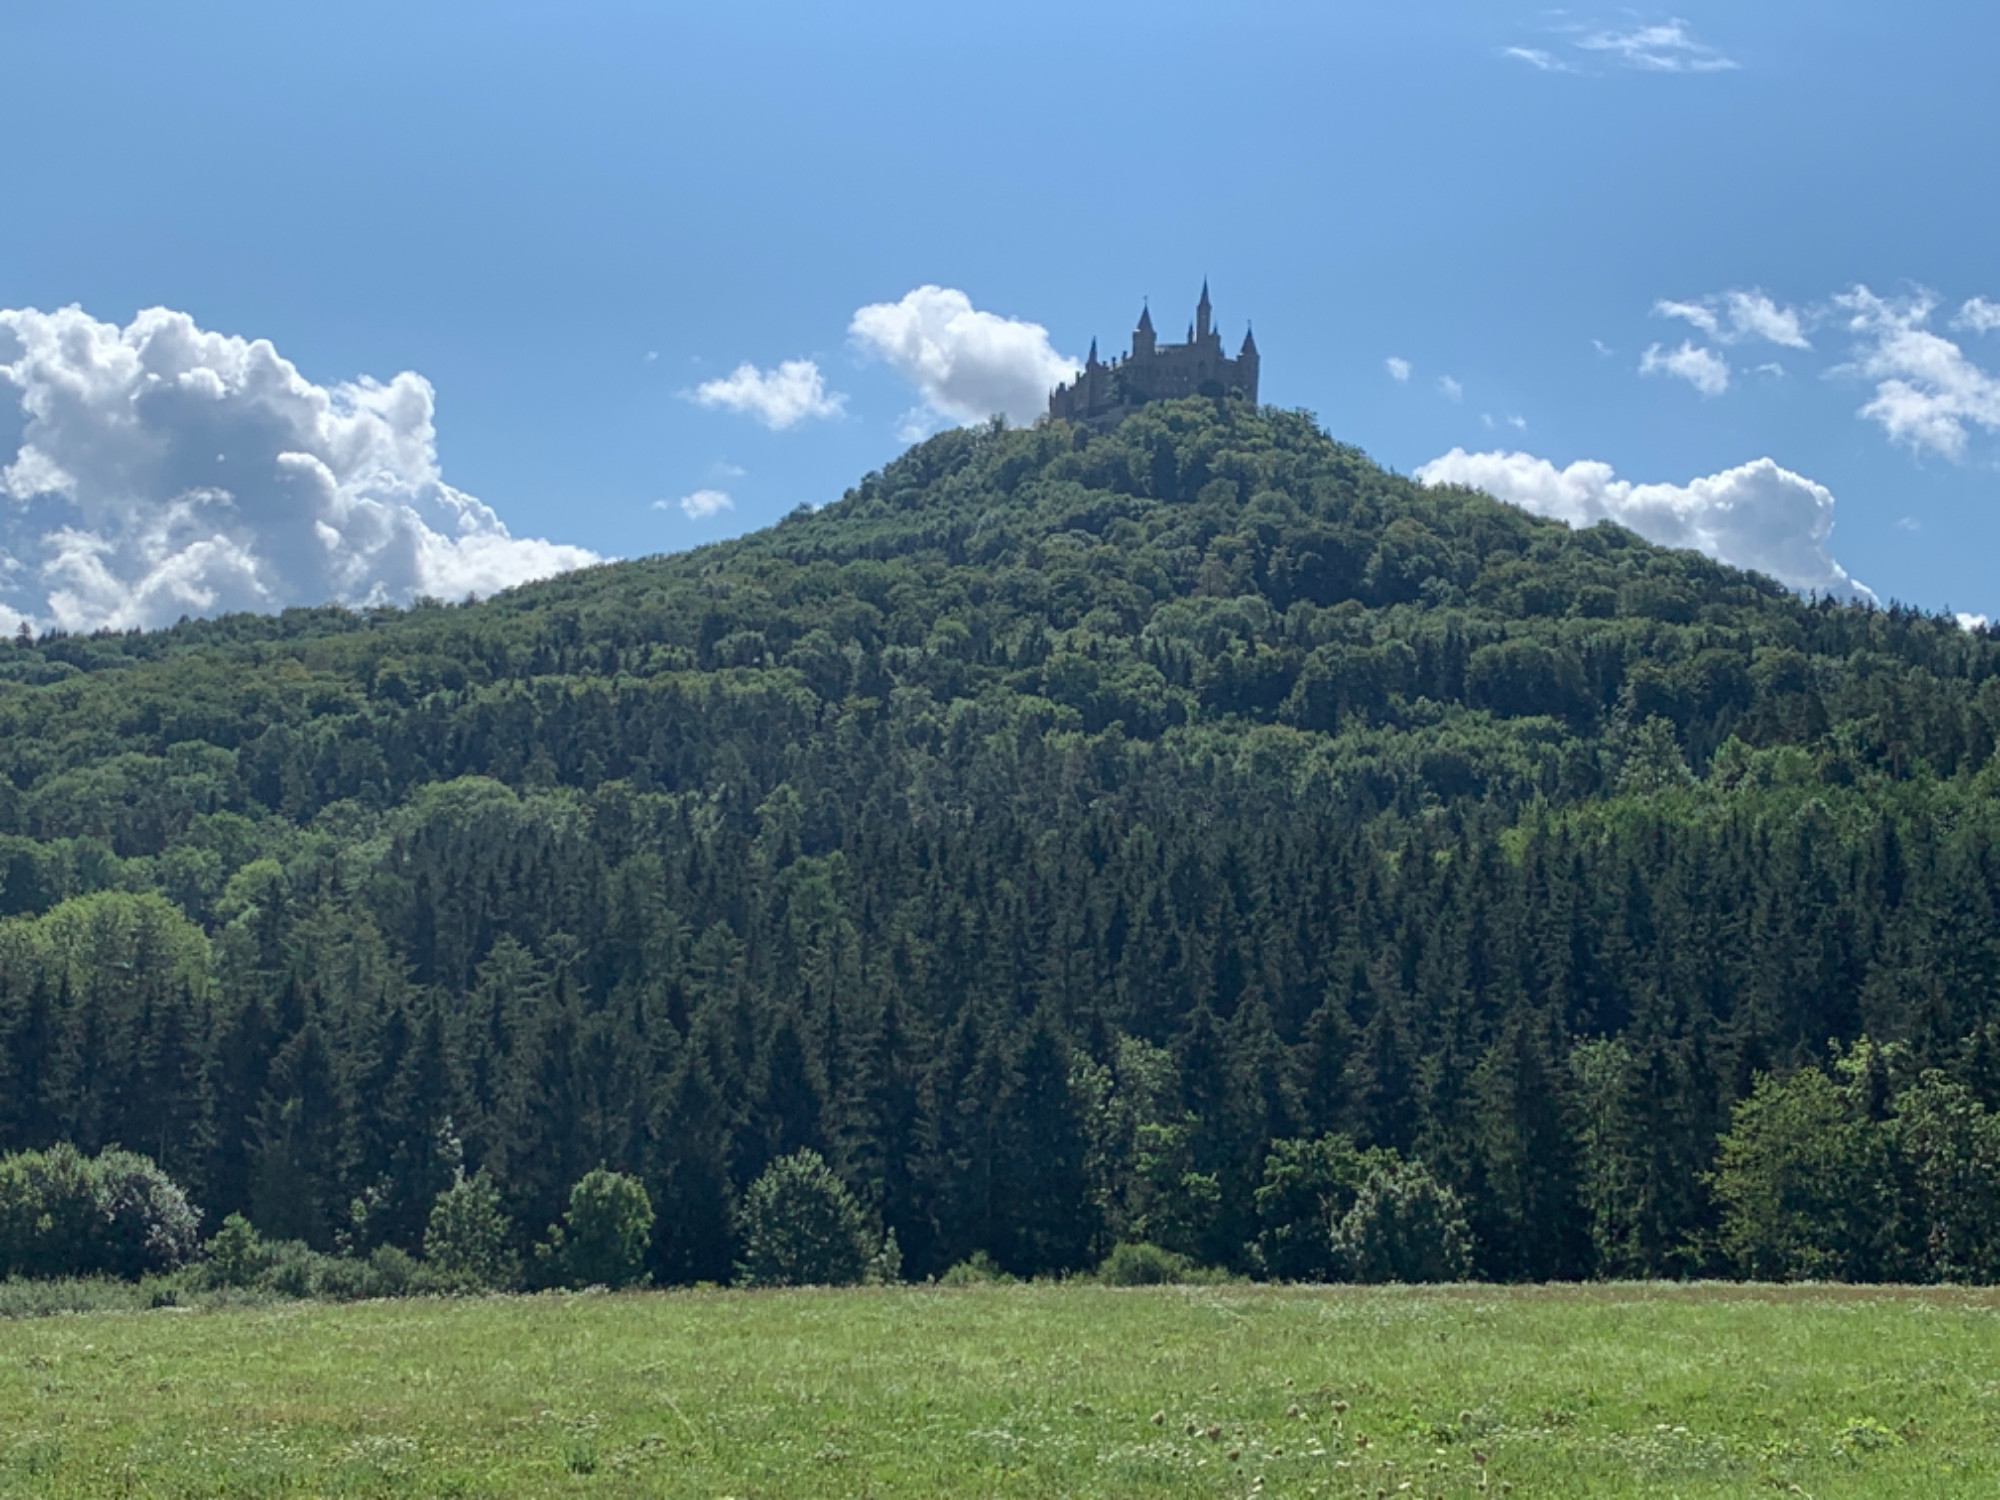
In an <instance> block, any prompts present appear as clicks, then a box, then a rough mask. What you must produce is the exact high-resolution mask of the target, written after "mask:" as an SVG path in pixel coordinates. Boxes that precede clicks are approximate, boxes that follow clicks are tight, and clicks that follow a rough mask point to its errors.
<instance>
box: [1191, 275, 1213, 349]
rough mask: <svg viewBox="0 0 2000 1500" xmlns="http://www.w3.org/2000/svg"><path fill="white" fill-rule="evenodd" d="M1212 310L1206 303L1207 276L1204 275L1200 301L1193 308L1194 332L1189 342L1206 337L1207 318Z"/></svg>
mask: <svg viewBox="0 0 2000 1500" xmlns="http://www.w3.org/2000/svg"><path fill="white" fill-rule="evenodd" d="M1213 311H1214V309H1212V308H1211V307H1210V306H1209V305H1208V278H1207V277H1206V276H1204V277H1202V279H1201V301H1199V302H1197V303H1196V304H1195V308H1194V334H1193V336H1192V337H1191V338H1189V340H1188V342H1189V343H1193V342H1194V341H1195V339H1205V338H1207V337H1208V327H1209V320H1210V317H1211V315H1212V313H1213Z"/></svg>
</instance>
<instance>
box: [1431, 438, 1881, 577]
mask: <svg viewBox="0 0 2000 1500" xmlns="http://www.w3.org/2000/svg"><path fill="white" fill-rule="evenodd" d="M1416 477H1417V480H1418V482H1419V483H1422V484H1429V485H1443V484H1458V485H1466V486H1468V487H1470V488H1472V489H1478V490H1484V491H1485V492H1486V493H1487V494H1489V495H1492V496H1493V497H1494V498H1496V499H1499V500H1505V501H1507V502H1508V503H1509V504H1511V505H1518V506H1520V507H1521V508H1522V509H1523V510H1527V511H1532V512H1534V513H1535V514H1536V515H1538V516H1549V517H1552V518H1553V519H1555V520H1559V521H1566V522H1568V523H1569V524H1570V525H1572V526H1591V525H1595V524H1596V523H1597V522H1599V521H1613V522H1616V523H1617V524H1618V525H1620V526H1623V527H1626V528H1627V529H1629V530H1632V531H1635V532H1637V533H1638V534H1639V535H1640V536H1642V537H1644V538H1646V540H1648V541H1650V542H1657V543H1659V544H1660V545H1662V546H1666V547H1692V548H1694V549H1695V550H1697V551H1699V552H1704V553H1706V554H1708V556H1710V557H1712V558H1714V559H1715V560H1716V561H1718V562H1723V563H1728V564H1730V565H1732V566H1734V567H1739V568H1751V569H1754V570H1755V571H1757V572H1759V573H1768V574H1769V575H1770V576H1771V577H1773V578H1775V579H1777V580H1778V581H1779V582H1780V583H1782V584H1785V585H1787V586H1788V587H1790V588H1794V589H1798V590H1800V591H1801V592H1806V591H1811V590H1816V591H1818V592H1819V593H1822V594H1832V595H1834V596H1835V597H1837V598H1843V599H1872V598H1874V594H1873V593H1872V592H1870V590H1869V589H1868V588H1867V587H1866V586H1865V585H1863V584H1861V583H1859V582H1858V581H1856V580H1855V579H1854V578H1853V577H1852V576H1850V575H1849V573H1848V572H1847V570H1846V569H1845V568H1843V567H1842V566H1841V565H1840V564H1839V563H1838V562H1836V561H1835V560H1834V558H1833V555H1832V553H1830V552H1829V551H1828V550H1827V540H1828V538H1829V537H1830V536H1831V535H1832V533H1833V506H1834V501H1833V495H1832V493H1831V492H1830V491H1829V490H1828V489H1827V488H1826V486H1824V485H1821V484H1815V483H1814V482H1813V481H1812V480H1810V479H1807V478H1805V477H1803V476H1802V475H1798V474H1794V473H1792V472H1791V471H1790V470H1788V469H1782V468H1780V467H1779V466H1778V465H1777V464H1775V463H1773V462H1772V461H1771V460H1770V459H1768V458H1760V459H1758V460H1757V461H1756V462H1754V463H1748V464H1744V465H1743V466H1742V467H1740V468H1735V469H1727V470H1725V471H1723V472H1722V473H1720V474H1711V475H1709V476H1707V477H1706V478H1702V479H1696V480H1694V481H1692V482H1691V483H1689V484H1685V485H1675V484H1633V483H1631V482H1630V481H1629V480H1624V479H1620V478H1618V477H1617V475H1616V474H1615V473H1614V471H1613V470H1612V468H1611V466H1610V465H1609V464H1605V463H1597V462H1593V461H1590V460H1584V461H1581V462H1578V463H1573V464H1571V465H1570V466H1569V467H1568V468H1566V469H1558V468H1557V467H1556V466H1555V465H1554V464H1552V463H1550V462H1549V461H1548V460H1547V459H1543V458H1536V457H1534V456H1533V455H1532V454H1527V453H1497V452H1496V453H1468V452H1466V451H1465V450H1464V449H1462V448H1454V449H1452V450H1451V452H1449V453H1447V454H1445V455H1444V457H1442V458H1439V459H1434V460H1432V461H1431V462H1430V463H1427V464H1425V465H1424V466H1423V467H1422V468H1420V469H1418V470H1417V473H1416Z"/></svg>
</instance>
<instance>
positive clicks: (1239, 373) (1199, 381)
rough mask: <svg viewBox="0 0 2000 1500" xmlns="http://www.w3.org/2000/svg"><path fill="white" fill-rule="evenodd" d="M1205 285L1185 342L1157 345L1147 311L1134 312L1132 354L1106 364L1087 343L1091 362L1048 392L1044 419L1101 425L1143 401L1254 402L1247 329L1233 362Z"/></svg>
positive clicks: (1253, 360)
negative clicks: (1211, 398) (1218, 398)
mask: <svg viewBox="0 0 2000 1500" xmlns="http://www.w3.org/2000/svg"><path fill="white" fill-rule="evenodd" d="M1212 314H1213V309H1212V308H1210V306H1209V303H1208V283H1207V282H1205V281H1204V282H1203V283H1202V284H1201V301H1200V302H1199V303H1197V304H1196V306H1195V310H1194V324H1193V326H1192V327H1190V328H1189V329H1188V336H1187V342H1186V343H1185V344H1162V343H1160V342H1159V341H1158V340H1157V339H1156V338H1155V337H1154V335H1153V313H1152V309H1151V308H1146V309H1144V310H1142V311H1141V312H1140V314H1139V326H1138V327H1137V328H1135V329H1134V330H1133V331H1132V352H1131V353H1130V354H1129V355H1127V356H1126V357H1125V358H1124V359H1114V360H1112V361H1111V363H1110V364H1105V363H1104V362H1103V361H1102V360H1100V359H1099V358H1098V357H1097V340H1096V339H1092V340H1091V341H1090V358H1089V360H1088V361H1086V362H1085V364H1084V367H1083V371H1082V373H1081V374H1079V375H1078V376H1077V377H1076V379H1075V380H1073V381H1070V382H1068V383H1067V384H1064V385H1059V386H1057V387H1056V388H1055V389H1054V390H1053V391H1051V392H1050V393H1049V415H1050V416H1052V417H1061V418H1062V419H1063V420H1064V421H1066V422H1103V421H1108V420H1115V419H1117V418H1119V417H1122V416H1124V415H1125V414H1126V413H1127V412H1129V411H1131V410H1132V409H1133V408H1134V407H1136V406H1139V405H1142V404H1143V403H1145V402H1147V401H1165V400H1171V399H1172V398H1173V397H1176V396H1235V397H1239V398H1240V399H1242V400H1244V401H1248V402H1249V403H1250V404H1251V405H1253V406H1254V405H1256V403H1257V341H1256V339H1254V338H1252V337H1251V335H1250V334H1249V332H1248V331H1246V332H1245V333H1244V335H1243V347H1242V349H1241V350H1240V351H1239V352H1238V353H1237V356H1236V358H1234V359H1231V358H1229V357H1228V356H1227V355H1226V354H1224V353H1223V352H1222V335H1221V334H1219V333H1217V332H1216V331H1215V329H1214V328H1213V327H1212V326H1211V325H1212V322H1213V316H1212Z"/></svg>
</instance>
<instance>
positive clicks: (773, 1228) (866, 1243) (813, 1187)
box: [737, 1150, 878, 1286]
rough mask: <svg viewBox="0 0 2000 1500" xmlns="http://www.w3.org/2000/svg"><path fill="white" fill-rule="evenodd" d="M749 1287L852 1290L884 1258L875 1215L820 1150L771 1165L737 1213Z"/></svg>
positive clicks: (742, 1268)
mask: <svg viewBox="0 0 2000 1500" xmlns="http://www.w3.org/2000/svg"><path fill="white" fill-rule="evenodd" d="M737 1227H738V1230H739V1231H740V1233H741V1234H742V1237H743V1260H742V1262H741V1264H740V1265H739V1266H738V1267H737V1280H738V1281H739V1282H741V1283H742V1284H743V1285H745V1286H852V1285H854V1284H855V1283H856V1282H859V1281H862V1280H865V1279H866V1278H867V1275H868V1270H869V1265H870V1263H871V1262H872V1261H874V1260H875V1258H876V1256H877V1253H878V1243H877V1241H876V1238H875V1235H874V1234H873V1233H872V1232H871V1230H870V1228H869V1225H868V1216H867V1214H866V1213H865V1212H864V1211H863V1210H862V1208H861V1205H860V1204H858V1203H856V1202H855V1201H854V1195H853V1194H852V1193H850V1192H849V1191H848V1190H847V1184H846V1183H844V1182H842V1181H841V1180H840V1178H839V1177H837V1176H836V1175H834V1172H833V1170H832V1169H831V1168H830V1167H828V1166H827V1164H826V1163H825V1162H824V1161H823V1160H821V1158H820V1155H819V1153H818V1152H817V1151H810V1150H807V1151H797V1152H794V1153H793V1154H792V1155H790V1156H786V1157H781V1158H780V1159H779V1160H777V1161H775V1162H773V1163H771V1165H770V1166H769V1167H768V1168H767V1169H766V1170H765V1172H764V1175H763V1176H761V1177H759V1178H758V1179H757V1180H756V1181H755V1182H753V1183H751V1184H750V1191H749V1192H747V1193H745V1194H744V1195H743V1207H742V1208H741V1210H740V1211H739V1213H738V1223H737Z"/></svg>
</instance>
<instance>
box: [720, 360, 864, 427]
mask: <svg viewBox="0 0 2000 1500" xmlns="http://www.w3.org/2000/svg"><path fill="white" fill-rule="evenodd" d="M694 399H695V400H696V401H698V402H700V403H701V404H702V405H703V406H720V407H724V408H726V409H727V410H729V411H733V412H740V413H743V414H745V415H748V416H752V417H755V418H756V419H757V420H758V421H760V422H762V423H763V424H764V425H765V426H766V427H768V428H770V429H771V430H772V431H774V432H782V431H783V430H784V429H785V428H787V427H791V426H794V425H795V424H797V423H799V422H803V421H804V420H805V419H806V418H807V417H837V416H839V415H840V413H841V409H842V408H843V407H844V406H845V405H846V403H847V398H846V397H845V396H842V395H838V394H835V393H833V392H830V391H828V390H827V388H826V380H825V378H824V377H823V376H822V375H821V374H820V371H819V366H818V365H816V364H814V363H813V362H812V361H811V360H809V359H788V360H786V361H785V362H784V363H783V364H781V365H779V366H778V368H777V369H775V370H760V369H758V368H757V367H756V366H755V365H753V364H751V363H749V362H748V361H745V362H744V363H743V364H740V365H738V366H737V367H736V368H735V369H734V370H731V371H730V372H729V373H728V374H727V375H724V376H721V377H719V378H717V379H715V380H704V381H703V382H702V383H701V384H700V385H699V386H697V387H695V393H694Z"/></svg>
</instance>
